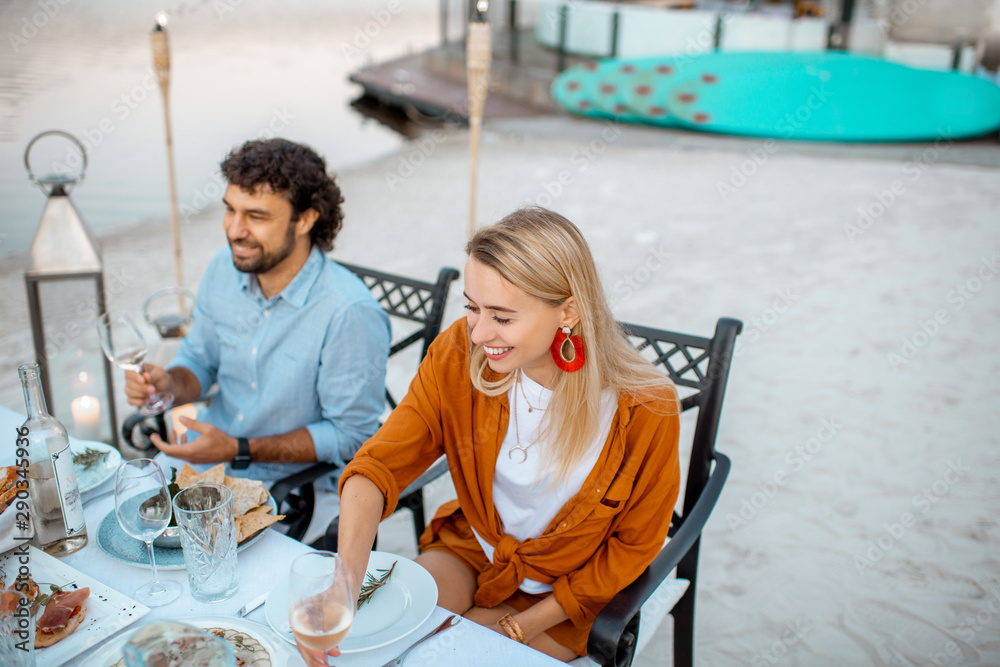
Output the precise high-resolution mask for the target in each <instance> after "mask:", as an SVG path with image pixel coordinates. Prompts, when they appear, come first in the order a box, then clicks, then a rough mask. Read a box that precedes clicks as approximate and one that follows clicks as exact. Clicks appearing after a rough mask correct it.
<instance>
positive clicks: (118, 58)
mask: <svg viewBox="0 0 1000 667" xmlns="http://www.w3.org/2000/svg"><path fill="white" fill-rule="evenodd" d="M289 5H290V6H289ZM161 9H166V10H167V11H168V12H169V13H170V22H169V24H168V33H169V38H170V48H171V70H170V88H169V99H170V105H171V112H172V122H173V140H174V159H175V164H176V175H177V183H178V202H179V204H180V207H181V213H182V221H183V218H184V217H185V216H187V215H190V214H191V213H193V212H195V211H198V210H202V209H204V208H206V207H208V206H214V205H217V204H218V202H219V201H220V198H221V195H222V190H223V188H222V187H220V182H221V181H220V179H221V176H220V175H219V173H218V164H219V161H220V160H221V159H222V158H223V157H225V155H226V153H227V152H228V151H229V150H230V149H231V148H233V147H234V146H236V145H238V144H240V143H242V142H243V141H245V140H246V139H249V138H255V137H260V136H273V135H275V134H276V135H278V136H283V137H286V138H288V139H291V140H293V141H300V142H303V143H307V144H309V145H311V146H312V147H314V148H315V149H316V150H317V151H319V152H320V154H322V155H323V156H325V157H326V159H327V163H328V166H329V167H330V168H331V169H332V170H337V169H340V168H343V167H345V166H348V165H351V164H356V163H359V162H363V161H367V160H370V159H373V158H377V157H379V156H382V155H385V154H386V153H389V152H391V151H394V150H395V149H397V148H398V147H399V146H400V143H401V142H402V138H401V137H400V136H399V135H398V134H396V133H395V132H393V131H392V130H390V129H388V128H386V127H384V126H382V125H380V124H378V123H376V122H374V121H370V120H367V119H365V118H364V117H363V116H361V115H360V114H359V113H358V112H356V111H354V110H352V109H351V108H350V107H349V102H350V100H351V99H353V98H355V97H357V96H358V95H359V94H360V92H361V89H360V87H359V86H357V85H355V84H352V83H350V82H349V81H348V80H347V77H348V75H349V74H350V73H351V72H353V71H355V70H356V69H358V67H359V66H361V65H362V64H363V63H364V61H365V60H366V59H372V60H375V61H381V60H384V59H386V58H391V57H395V56H398V55H402V54H404V53H406V52H407V51H408V50H422V49H424V48H426V47H427V46H429V45H431V44H434V43H436V42H437V41H438V40H439V38H440V37H439V32H438V13H437V12H438V3H437V0H406V1H405V2H402V1H401V0H385V1H382V0H377V1H374V2H364V1H360V0H333V1H330V0H327V1H323V0H299V1H298V2H296V3H287V4H286V3H278V2H274V1H270V2H269V1H268V0H129V1H128V2H124V1H122V0H33V1H27V0H4V1H3V2H2V3H0V255H7V254H11V253H15V252H19V251H23V250H25V249H27V248H28V247H29V246H30V244H31V240H32V238H33V237H34V234H35V230H36V227H37V224H38V220H39V218H40V216H41V212H42V209H43V207H44V204H45V200H44V196H43V195H42V193H41V192H40V191H39V190H38V189H37V188H35V187H34V186H33V185H32V184H31V183H30V182H29V181H28V178H27V174H26V171H25V168H24V164H23V155H24V150H25V148H26V147H27V145H28V142H29V141H30V140H31V138H32V137H34V136H35V135H36V134H38V133H39V132H42V131H44V130H49V129H61V130H66V131H68V132H70V133H72V134H74V135H75V136H77V137H78V138H79V139H80V140H81V141H83V142H84V144H85V145H86V147H87V150H88V156H89V160H90V164H89V168H88V170H87V173H86V178H85V180H84V182H82V183H81V184H79V185H78V186H77V188H76V189H75V190H74V192H73V200H74V201H75V203H76V205H77V207H78V208H79V210H80V211H81V213H82V215H83V217H84V219H85V220H86V222H87V224H88V225H89V226H90V227H91V228H92V229H93V230H94V231H95V232H96V233H97V234H98V235H100V234H102V233H106V232H108V231H110V230H112V229H114V228H115V227H118V226H122V225H128V224H136V223H138V222H148V224H157V225H159V224H163V225H167V224H169V212H170V208H169V206H170V204H169V199H168V190H167V176H166V171H167V168H166V148H165V143H164V136H165V132H164V121H163V102H162V96H161V93H160V89H159V84H158V83H157V79H156V76H155V73H154V71H153V68H152V47H151V43H150V36H149V33H150V30H151V28H152V27H153V23H154V16H155V14H156V12H157V11H158V10H161ZM60 142H61V140H56V139H52V140H48V139H47V140H45V141H43V142H40V143H39V144H38V150H37V151H32V158H33V160H32V161H33V165H32V166H33V168H34V170H35V171H36V175H37V173H39V172H41V173H44V172H46V171H51V170H53V169H54V170H59V169H62V168H67V169H68V168H70V167H72V166H74V165H78V164H79V159H78V155H76V154H75V153H74V152H73V151H71V150H67V148H66V144H65V142H62V143H60Z"/></svg>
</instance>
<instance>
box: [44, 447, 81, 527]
mask: <svg viewBox="0 0 1000 667" xmlns="http://www.w3.org/2000/svg"><path fill="white" fill-rule="evenodd" d="M50 458H51V459H52V470H53V471H54V472H55V478H56V488H57V489H58V490H59V505H60V506H61V507H62V515H63V522H64V523H65V524H66V537H72V536H73V535H76V534H77V533H79V532H81V531H82V530H84V528H86V522H85V520H84V518H83V503H81V502H80V487H79V486H77V483H76V468H75V467H73V452H71V451H70V448H69V447H68V446H67V447H66V448H64V449H63V450H62V451H60V452H57V453H56V454H51V455H50Z"/></svg>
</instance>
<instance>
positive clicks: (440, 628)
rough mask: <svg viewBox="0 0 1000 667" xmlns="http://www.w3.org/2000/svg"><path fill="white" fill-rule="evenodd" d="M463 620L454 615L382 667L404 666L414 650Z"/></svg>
mask: <svg viewBox="0 0 1000 667" xmlns="http://www.w3.org/2000/svg"><path fill="white" fill-rule="evenodd" d="M461 620H462V618H461V617H460V616H455V614H452V615H451V616H449V617H448V618H446V619H444V622H443V623H441V625H439V626H437V627H436V628H434V629H433V630H431V631H430V632H428V633H427V634H426V635H424V636H423V637H421V638H420V639H418V640H417V641H415V642H413V643H412V644H411V645H410V648H408V649H406V650H405V651H403V652H402V653H400V654H399V655H398V656H397V657H395V658H393V659H392V660H390V661H389V662H387V663H385V664H384V665H382V667H399V665H402V664H403V658H405V657H406V655H407V654H408V653H409V652H410V651H412V650H413V649H415V648H416V647H417V646H418V645H419V644H422V643H424V642H425V641H427V640H428V639H430V638H431V637H433V636H434V635H436V634H438V633H440V632H444V631H445V630H447V629H448V628H453V627H455V626H456V625H458V622H459V621H461ZM452 621H455V622H454V623H452Z"/></svg>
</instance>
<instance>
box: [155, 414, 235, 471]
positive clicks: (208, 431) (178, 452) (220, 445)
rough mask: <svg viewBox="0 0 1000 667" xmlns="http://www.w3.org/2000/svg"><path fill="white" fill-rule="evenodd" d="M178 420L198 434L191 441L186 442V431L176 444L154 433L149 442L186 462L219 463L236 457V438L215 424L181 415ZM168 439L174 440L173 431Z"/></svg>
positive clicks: (165, 452) (168, 454)
mask: <svg viewBox="0 0 1000 667" xmlns="http://www.w3.org/2000/svg"><path fill="white" fill-rule="evenodd" d="M180 421H181V423H182V424H184V426H186V427H187V428H188V430H190V431H194V432H196V433H198V434H199V436H198V437H197V438H195V439H194V441H193V442H186V439H187V437H186V436H187V434H186V433H185V434H184V435H182V436H181V437H180V438H178V439H177V443H176V444H169V443H166V442H163V439H162V438H160V436H159V435H158V434H156V433H153V434H152V435H150V436H149V440H150V442H152V443H153V444H154V445H156V448H157V449H159V450H160V451H161V452H163V453H164V454H166V455H167V456H173V457H174V458H176V459H181V460H182V461H187V462H188V463H221V462H227V461H232V460H233V459H234V458H236V454H237V453H238V452H239V446H238V445H237V443H236V438H231V437H229V436H228V435H226V434H225V433H223V432H222V431H221V430H220V429H218V428H216V427H215V426H212V425H211V424H206V423H205V422H200V421H198V420H197V419H191V418H190V417H181V418H180ZM170 439H171V440H174V435H173V431H171V432H170Z"/></svg>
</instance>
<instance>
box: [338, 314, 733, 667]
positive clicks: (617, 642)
mask: <svg viewBox="0 0 1000 667" xmlns="http://www.w3.org/2000/svg"><path fill="white" fill-rule="evenodd" d="M622 326H623V327H624V329H625V333H626V335H627V336H628V338H629V340H630V341H631V342H632V343H633V345H635V347H636V349H637V350H639V352H640V353H641V354H643V356H645V357H646V358H648V359H649V360H650V361H651V362H652V363H653V364H654V365H656V366H661V367H662V368H663V370H665V371H666V373H667V374H668V375H669V376H670V378H671V379H672V380H673V381H674V383H675V384H676V385H677V388H678V392H679V393H680V395H681V397H682V398H681V410H682V412H687V411H688V410H691V409H692V408H698V415H697V423H696V425H695V432H694V439H693V442H692V446H691V456H690V459H689V465H688V473H687V481H686V485H685V489H684V496H683V510H682V513H681V514H678V513H677V512H676V511H675V512H674V516H673V520H672V521H671V526H670V531H669V536H670V541H669V542H668V543H667V545H666V546H665V547H664V548H663V550H662V551H660V553H659V555H658V556H657V557H656V559H655V560H654V561H653V562H652V563H651V564H650V565H649V567H648V568H646V570H645V571H644V572H643V573H642V574H640V575H639V578H638V579H636V580H635V581H634V582H633V583H632V584H630V585H629V586H628V587H626V588H625V589H624V590H622V591H621V592H620V593H618V595H616V596H615V597H614V598H613V599H612V600H611V601H610V602H609V603H608V604H607V606H606V607H605V608H604V609H603V610H602V611H601V613H600V614H598V616H597V619H596V621H595V622H594V626H593V628H592V629H591V632H590V638H589V640H588V643H587V652H588V655H589V657H590V659H591V660H594V661H596V662H597V663H598V664H600V665H601V666H602V667H627V666H628V665H631V664H632V658H633V657H634V654H635V649H636V641H637V639H638V635H639V616H640V613H639V612H640V608H641V607H642V605H643V603H644V602H646V600H647V599H649V597H650V596H651V595H652V594H653V593H654V592H655V591H656V589H657V588H658V587H659V586H660V584H661V583H663V581H664V580H665V579H666V578H667V577H668V576H669V575H670V573H671V572H672V571H673V570H674V569H675V568H676V569H677V576H678V577H679V578H682V579H687V580H688V581H689V582H690V583H689V585H688V588H687V590H686V591H685V593H684V595H683V596H682V597H681V598H680V600H679V601H678V602H677V603H676V604H675V605H674V607H673V609H672V610H671V611H670V614H671V615H672V616H673V617H674V661H673V664H674V667H689V666H690V665H691V664H692V663H693V660H694V602H695V586H696V583H697V578H698V576H697V575H698V548H699V540H700V537H701V532H702V530H703V529H704V527H705V524H706V523H707V521H708V517H709V515H710V514H711V512H712V508H714V507H715V503H716V501H717V500H718V499H719V495H720V494H721V493H722V486H723V484H725V481H726V477H727V476H728V475H729V468H730V463H729V458H728V457H726V456H725V455H724V454H722V453H720V452H716V451H715V436H716V433H717V431H718V428H719V417H720V415H721V413H722V400H723V397H724V396H725V392H726V382H727V380H728V378H729V365H730V363H731V361H732V358H733V350H734V347H735V344H736V336H737V335H739V333H740V331H741V329H742V328H743V323H742V322H740V321H739V320H735V319H731V318H727V317H724V318H721V319H719V321H718V323H717V324H716V327H715V335H714V336H713V337H712V338H702V337H699V336H692V335H688V334H682V333H675V332H672V331H665V330H662V329H651V328H649V327H642V326H638V325H634V324H623V325H622ZM713 461H714V462H715V467H714V469H713V468H712V462H713ZM442 468H443V470H446V469H447V466H446V463H445V462H443V461H438V462H437V463H436V464H435V465H434V466H432V467H431V468H430V469H429V470H428V471H427V472H425V473H424V474H423V475H421V476H420V478H419V479H417V480H416V481H415V482H414V483H413V484H411V485H410V486H409V487H407V489H406V490H405V491H404V492H403V493H402V494H401V495H400V504H403V503H404V499H412V498H414V497H420V498H421V499H422V495H421V489H422V488H423V486H424V485H426V484H427V483H429V482H431V481H432V480H434V479H436V478H437V477H438V476H439V475H440V474H442V472H443V470H442ZM409 502H413V501H412V500H410V501H409ZM338 518H339V517H338ZM414 519H415V521H414V528H415V529H416V531H417V536H418V537H419V535H420V534H421V533H422V532H423V530H424V521H423V513H422V505H421V515H420V521H419V522H417V521H416V516H415V517H414ZM338 524H339V521H338V520H336V519H335V520H334V521H333V522H332V523H331V524H330V526H329V528H328V529H327V534H326V538H325V543H324V544H325V548H327V549H331V550H336V545H337V542H336V536H337V528H338Z"/></svg>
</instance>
